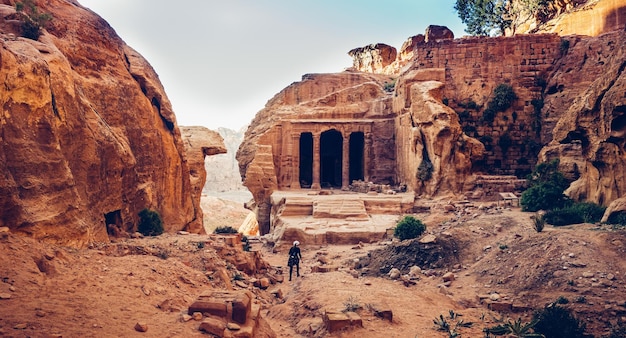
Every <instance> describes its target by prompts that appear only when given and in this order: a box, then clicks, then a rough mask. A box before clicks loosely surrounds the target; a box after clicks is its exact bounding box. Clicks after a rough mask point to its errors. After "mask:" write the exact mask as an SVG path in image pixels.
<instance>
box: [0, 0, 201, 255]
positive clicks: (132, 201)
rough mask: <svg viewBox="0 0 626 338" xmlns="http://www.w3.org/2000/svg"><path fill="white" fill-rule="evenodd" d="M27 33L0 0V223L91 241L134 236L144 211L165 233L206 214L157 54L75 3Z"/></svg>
mask: <svg viewBox="0 0 626 338" xmlns="http://www.w3.org/2000/svg"><path fill="white" fill-rule="evenodd" d="M36 3H37V5H38V8H39V10H40V11H41V12H45V13H50V14H52V16H53V20H52V21H51V22H50V24H49V26H48V27H47V30H45V31H44V32H43V35H42V36H41V37H40V38H39V40H38V41H33V40H30V39H26V38H22V37H19V36H20V32H19V30H18V28H19V25H17V24H16V23H15V20H14V17H15V16H14V13H15V10H14V7H13V1H8V0H5V1H2V2H1V4H0V13H1V15H0V44H1V45H2V48H1V50H0V59H1V60H2V65H1V66H0V67H1V68H0V75H1V76H2V78H3V82H4V86H2V89H0V92H1V95H0V96H1V97H2V106H3V109H2V115H1V117H0V135H2V137H1V141H0V172H1V174H0V215H1V216H0V226H8V227H9V228H11V229H12V231H17V232H22V233H26V234H29V235H32V236H33V237H35V238H39V239H46V240H51V241H56V242H60V243H63V244H70V245H76V246H82V245H85V244H86V243H88V242H90V241H94V240H97V241H101V240H107V238H108V236H107V230H106V229H107V227H106V225H107V224H113V225H114V226H115V227H116V228H118V230H120V231H127V232H131V231H134V230H133V229H134V227H135V225H136V224H137V221H138V215H137V214H138V212H139V211H140V210H142V209H144V208H150V209H153V210H156V211H158V212H159V213H160V214H161V216H162V218H163V223H164V226H165V228H166V230H168V231H173V230H180V229H183V228H185V227H186V226H187V225H188V224H190V223H191V222H192V221H193V220H194V219H198V215H196V213H195V212H196V211H198V210H199V209H198V208H195V209H194V202H193V200H192V197H191V196H192V195H191V185H190V180H189V176H190V172H189V168H188V165H187V159H186V156H185V152H184V147H183V142H182V140H181V136H180V131H179V129H178V126H177V123H176V117H175V116H174V112H173V111H172V107H171V104H170V102H169V100H168V98H167V96H166V95H165V92H164V90H163V87H162V85H161V83H160V82H159V79H158V76H157V74H156V73H155V71H154V70H153V69H152V67H151V66H150V65H149V64H148V62H147V61H146V60H145V59H144V58H143V57H142V56H141V55H139V54H138V53H137V52H136V51H134V50H133V49H132V48H130V47H129V46H127V45H126V44H125V43H124V41H122V40H121V39H120V38H119V37H118V36H117V35H116V33H115V31H114V30H113V29H112V28H111V27H110V26H109V25H108V24H107V23H106V22H105V21H104V20H103V19H102V18H100V17H98V16H97V15H96V14H94V13H93V12H91V11H89V10H88V9H85V8H83V7H81V6H80V5H79V4H78V3H77V2H76V1H70V0H50V1H37V2H36Z"/></svg>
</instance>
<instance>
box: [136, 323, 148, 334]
mask: <svg viewBox="0 0 626 338" xmlns="http://www.w3.org/2000/svg"><path fill="white" fill-rule="evenodd" d="M135 331H138V332H146V331H148V324H146V323H144V322H137V324H135Z"/></svg>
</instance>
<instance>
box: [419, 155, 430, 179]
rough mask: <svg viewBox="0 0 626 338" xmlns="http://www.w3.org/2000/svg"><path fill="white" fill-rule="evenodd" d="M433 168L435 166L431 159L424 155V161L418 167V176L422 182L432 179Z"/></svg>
mask: <svg viewBox="0 0 626 338" xmlns="http://www.w3.org/2000/svg"><path fill="white" fill-rule="evenodd" d="M433 169H434V167H433V164H432V162H430V159H428V158H427V157H424V158H423V159H422V163H420V165H419V167H417V178H418V179H419V180H420V181H422V182H426V181H428V180H430V179H431V178H432V177H433Z"/></svg>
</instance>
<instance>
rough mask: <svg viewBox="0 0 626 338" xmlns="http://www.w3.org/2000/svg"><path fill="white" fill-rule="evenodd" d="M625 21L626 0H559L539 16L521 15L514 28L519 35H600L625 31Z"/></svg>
mask: <svg viewBox="0 0 626 338" xmlns="http://www.w3.org/2000/svg"><path fill="white" fill-rule="evenodd" d="M520 6H524V5H523V4H522V5H520ZM544 21H545V22H544ZM624 22H626V0H558V1H553V2H551V3H550V4H549V6H548V8H547V11H546V12H544V13H541V14H540V15H539V17H528V16H520V17H519V18H517V20H515V21H514V26H515V27H516V33H557V34H559V35H561V36H564V35H576V34H577V35H589V36H598V35H601V34H603V33H607V32H611V31H615V30H623V29H624ZM510 33H511V32H509V34H510Z"/></svg>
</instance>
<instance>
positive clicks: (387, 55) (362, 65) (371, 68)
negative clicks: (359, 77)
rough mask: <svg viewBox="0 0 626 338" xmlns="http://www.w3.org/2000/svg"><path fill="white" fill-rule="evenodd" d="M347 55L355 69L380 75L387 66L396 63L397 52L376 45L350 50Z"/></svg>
mask: <svg viewBox="0 0 626 338" xmlns="http://www.w3.org/2000/svg"><path fill="white" fill-rule="evenodd" d="M348 55H350V56H352V59H353V60H354V65H353V66H354V68H355V69H358V70H359V71H362V72H368V73H382V72H383V70H384V69H385V68H386V67H387V66H389V65H390V64H391V63H393V62H394V61H396V57H397V55H398V52H397V51H396V49H395V48H394V47H392V46H389V45H386V44H384V43H377V44H371V45H368V46H365V47H360V48H355V49H352V50H351V51H349V52H348Z"/></svg>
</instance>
